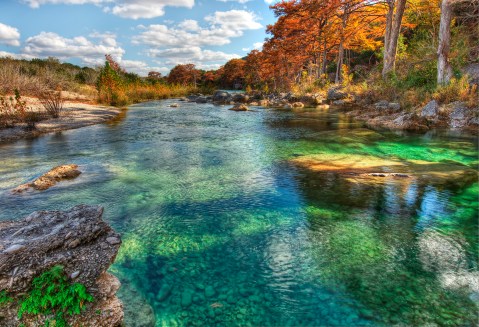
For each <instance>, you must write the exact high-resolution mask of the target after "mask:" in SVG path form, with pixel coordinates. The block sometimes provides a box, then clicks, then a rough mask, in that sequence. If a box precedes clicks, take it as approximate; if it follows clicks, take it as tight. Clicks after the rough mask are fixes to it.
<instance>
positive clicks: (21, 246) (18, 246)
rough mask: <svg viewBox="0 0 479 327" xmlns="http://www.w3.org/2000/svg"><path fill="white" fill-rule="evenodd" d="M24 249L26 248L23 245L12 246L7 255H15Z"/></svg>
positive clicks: (6, 251) (7, 250)
mask: <svg viewBox="0 0 479 327" xmlns="http://www.w3.org/2000/svg"><path fill="white" fill-rule="evenodd" d="M23 248H25V245H21V244H13V245H12V246H10V247H9V248H7V249H6V250H5V251H3V252H5V253H9V254H11V253H15V252H18V251H20V250H22V249H23Z"/></svg>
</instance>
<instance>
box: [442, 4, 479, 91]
mask: <svg viewBox="0 0 479 327" xmlns="http://www.w3.org/2000/svg"><path fill="white" fill-rule="evenodd" d="M454 16H456V17H457V18H458V19H459V20H460V21H461V23H462V24H464V25H468V26H470V28H471V30H472V31H474V30H476V33H475V35H476V44H477V35H479V0H443V1H442V3H441V21H440V24H439V43H438V48H437V84H438V85H447V84H449V82H450V81H451V78H452V65H451V63H450V58H449V52H450V47H451V23H452V19H453V17H454ZM473 34H474V33H473ZM476 48H477V47H476ZM476 50H477V49H476Z"/></svg>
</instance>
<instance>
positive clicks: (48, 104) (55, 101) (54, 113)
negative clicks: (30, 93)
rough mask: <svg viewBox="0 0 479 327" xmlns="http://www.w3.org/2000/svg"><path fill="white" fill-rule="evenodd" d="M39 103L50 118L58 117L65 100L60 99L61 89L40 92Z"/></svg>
mask: <svg viewBox="0 0 479 327" xmlns="http://www.w3.org/2000/svg"><path fill="white" fill-rule="evenodd" d="M40 102H41V103H42V105H43V107H44V108H45V110H46V112H47V113H48V114H49V115H50V116H51V117H53V118H58V117H60V113H61V112H62V111H63V105H64V103H65V100H64V99H63V98H62V91H61V88H57V89H56V90H46V91H44V92H42V94H41V96H40Z"/></svg>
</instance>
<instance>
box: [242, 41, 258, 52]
mask: <svg viewBox="0 0 479 327" xmlns="http://www.w3.org/2000/svg"><path fill="white" fill-rule="evenodd" d="M262 49H263V43H262V42H256V43H254V44H253V48H242V49H241V50H243V51H245V52H249V51H251V50H260V51H261V50H262Z"/></svg>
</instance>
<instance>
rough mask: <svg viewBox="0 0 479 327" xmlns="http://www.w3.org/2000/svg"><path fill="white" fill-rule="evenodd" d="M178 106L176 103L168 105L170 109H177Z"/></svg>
mask: <svg viewBox="0 0 479 327" xmlns="http://www.w3.org/2000/svg"><path fill="white" fill-rule="evenodd" d="M179 106H180V105H179V104H178V103H172V104H170V107H171V108H178V107H179Z"/></svg>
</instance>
